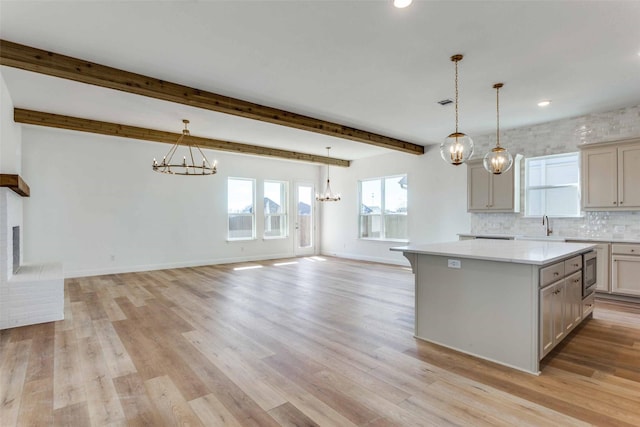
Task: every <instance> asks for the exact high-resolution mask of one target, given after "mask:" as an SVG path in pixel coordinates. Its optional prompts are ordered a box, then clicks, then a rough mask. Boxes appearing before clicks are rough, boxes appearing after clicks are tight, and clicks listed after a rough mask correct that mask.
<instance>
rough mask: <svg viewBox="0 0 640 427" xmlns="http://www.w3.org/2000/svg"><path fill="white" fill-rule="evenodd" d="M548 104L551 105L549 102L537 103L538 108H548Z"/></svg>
mask: <svg viewBox="0 0 640 427" xmlns="http://www.w3.org/2000/svg"><path fill="white" fill-rule="evenodd" d="M549 104H551V101H550V100H544V101H540V102H538V107H546V106H548V105H549Z"/></svg>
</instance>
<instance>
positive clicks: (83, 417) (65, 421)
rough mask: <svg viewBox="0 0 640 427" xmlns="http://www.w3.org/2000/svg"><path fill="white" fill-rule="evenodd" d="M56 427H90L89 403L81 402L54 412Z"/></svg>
mask: <svg viewBox="0 0 640 427" xmlns="http://www.w3.org/2000/svg"><path fill="white" fill-rule="evenodd" d="M53 425H54V426H90V425H91V420H90V418H89V409H88V408H87V402H79V403H76V404H73V405H69V406H65V407H63V408H60V409H56V410H55V411H53Z"/></svg>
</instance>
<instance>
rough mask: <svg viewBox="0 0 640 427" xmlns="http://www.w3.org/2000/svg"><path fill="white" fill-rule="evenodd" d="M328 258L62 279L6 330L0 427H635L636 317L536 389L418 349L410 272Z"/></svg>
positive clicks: (600, 309)
mask: <svg viewBox="0 0 640 427" xmlns="http://www.w3.org/2000/svg"><path fill="white" fill-rule="evenodd" d="M325 259H326V260H325V261H320V260H319V259H304V258H299V259H293V260H281V261H280V262H295V264H287V265H280V266H276V265H275V264H276V261H270V262H263V263H262V265H263V266H264V267H263V268H261V269H248V270H234V267H238V266H239V265H223V266H208V267H199V268H184V269H177V270H165V271H156V272H148V273H131V274H118V275H111V276H101V277H92V278H81V279H70V280H67V281H66V284H65V287H66V292H65V295H66V302H65V311H66V318H65V320H64V321H61V322H56V323H48V324H42V325H34V326H28V327H23V328H15V329H10V330H4V331H1V332H0V357H1V364H0V405H1V406H0V410H1V415H0V425H1V426H3V427H5V426H12V425H20V426H31V425H42V426H50V425H73V426H102V425H110V426H111V425H112V426H117V425H150V426H164V425H190V426H199V425H204V426H218V425H229V426H237V425H252V426H272V425H285V426H294V425H296V426H307V425H320V426H341V427H342V426H353V425H358V426H388V425H397V426H418V425H438V426H439V425H450V424H455V425H474V426H477V425H509V426H514V425H517V426H521V425H535V426H542V425H553V426H566V425H586V424H596V425H605V426H616V425H627V426H631V425H635V426H638V425H640V307H639V306H634V305H630V304H617V303H616V304H614V303H605V302H602V301H598V303H597V305H596V307H597V308H596V311H595V313H594V318H593V319H591V320H588V321H587V322H585V324H583V325H582V326H581V327H579V328H578V329H577V330H576V331H574V332H573V333H572V334H571V336H570V337H569V338H568V339H567V340H566V343H564V344H562V345H561V347H560V348H558V349H556V350H554V351H553V352H552V354H551V355H550V356H549V357H547V358H546V359H545V363H544V368H543V371H542V375H541V376H539V377H536V376H532V375H528V374H525V373H521V372H517V371H514V370H511V369H508V368H504V367H501V366H497V365H495V364H492V363H489V362H484V361H481V360H478V359H475V358H472V357H469V356H465V355H462V354H459V353H456V352H454V351H450V350H447V349H444V348H441V347H438V346H435V345H431V344H427V343H424V342H420V341H417V340H415V339H414V338H413V337H412V332H413V275H412V273H411V272H410V271H409V270H408V269H405V268H401V267H395V266H388V265H379V264H372V263H361V262H354V261H347V260H341V259H335V258H325ZM469 321H470V322H472V321H473V319H469ZM505 321H508V320H506V319H505Z"/></svg>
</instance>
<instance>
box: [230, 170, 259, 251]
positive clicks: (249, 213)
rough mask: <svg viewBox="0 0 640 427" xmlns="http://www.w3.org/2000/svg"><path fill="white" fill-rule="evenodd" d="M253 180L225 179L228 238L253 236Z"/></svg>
mask: <svg viewBox="0 0 640 427" xmlns="http://www.w3.org/2000/svg"><path fill="white" fill-rule="evenodd" d="M254 198H255V197H254V181H253V180H252V179H242V178H229V179H228V180H227V212H228V214H229V223H228V226H229V229H228V231H229V239H252V238H254V237H255V218H254V213H255V209H254V206H253V204H254Z"/></svg>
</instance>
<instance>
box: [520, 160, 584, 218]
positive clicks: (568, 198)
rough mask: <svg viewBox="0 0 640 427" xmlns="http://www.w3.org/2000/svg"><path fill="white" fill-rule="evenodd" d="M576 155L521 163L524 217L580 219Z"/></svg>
mask: <svg viewBox="0 0 640 427" xmlns="http://www.w3.org/2000/svg"><path fill="white" fill-rule="evenodd" d="M579 183H580V172H579V169H578V153H567V154H557V155H554V156H543V157H532V158H528V159H526V160H525V196H524V197H525V199H524V200H525V202H524V203H525V210H526V211H525V212H526V215H527V216H542V215H549V216H555V217H576V216H580V184H579Z"/></svg>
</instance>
